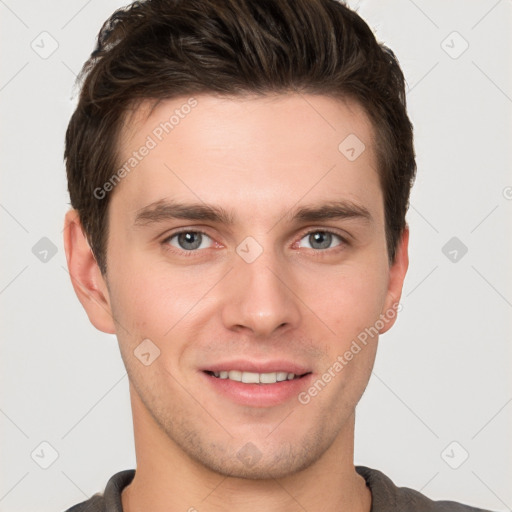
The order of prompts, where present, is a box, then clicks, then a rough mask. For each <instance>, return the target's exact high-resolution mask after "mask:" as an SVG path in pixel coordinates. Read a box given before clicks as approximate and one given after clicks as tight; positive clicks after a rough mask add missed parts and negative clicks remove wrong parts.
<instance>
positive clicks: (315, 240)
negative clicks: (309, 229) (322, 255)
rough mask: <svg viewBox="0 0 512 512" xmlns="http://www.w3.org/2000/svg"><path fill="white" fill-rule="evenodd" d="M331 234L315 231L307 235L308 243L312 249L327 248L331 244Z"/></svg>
mask: <svg viewBox="0 0 512 512" xmlns="http://www.w3.org/2000/svg"><path fill="white" fill-rule="evenodd" d="M331 241H332V235H331V234H330V233H326V232H325V231H317V232H316V233H311V235H309V243H310V245H311V247H313V248H314V249H328V248H329V246H330V245H331Z"/></svg>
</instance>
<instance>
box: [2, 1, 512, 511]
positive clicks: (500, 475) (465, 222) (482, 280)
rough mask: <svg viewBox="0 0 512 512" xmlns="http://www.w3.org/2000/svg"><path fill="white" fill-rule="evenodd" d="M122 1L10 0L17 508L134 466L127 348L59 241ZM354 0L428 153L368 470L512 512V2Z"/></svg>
mask: <svg viewBox="0 0 512 512" xmlns="http://www.w3.org/2000/svg"><path fill="white" fill-rule="evenodd" d="M121 5H123V2H120V1H113V0H109V1H100V0H89V1H86V0H72V1H70V0H67V1H64V0H49V1H46V2H36V1H22V0H0V19H1V27H0V38H1V41H0V43H1V46H0V48H1V49H2V58H1V70H0V102H1V107H0V108H1V112H0V118H1V121H2V123H1V133H0V144H1V158H2V160H1V172H2V186H1V196H0V221H1V226H2V234H1V236H2V241H1V243H2V260H1V266H0V268H1V275H0V301H1V309H2V339H1V344H2V345H1V358H0V364H1V369H0V370H1V373H0V378H1V383H0V386H1V388H0V389H1V396H0V429H1V432H2V436H1V445H0V450H1V454H2V456H1V473H0V475H1V479H0V511H10V512H22V511H32V510H38V511H40V512H55V511H59V510H64V509H66V508H67V507H69V506H71V505H72V504H75V503H77V502H79V501H83V500H85V499H86V498H88V497H89V496H90V495H92V494H93V493H95V492H97V491H102V490H103V489H104V486H105V484H106V482H107V480H108V479H109V478H110V476H111V475H112V474H113V473H115V472H117V471H120V470H122V469H127V468H133V467H135V456H134V447H133V430H132V423H131V411H130V407H129V398H128V380H127V377H126V372H125V369H124V366H123V364H122V361H121V358H120V355H119V351H118V347H117V342H116V339H115V337H114V336H110V335H106V334H103V333H100V332H98V331H96V330H95V329H94V327H92V326H91V324H90V323H89V321H88V319H87V316H86V315H85V312H84V311H83V310H82V307H81V305H80V304H79V302H78V300H77V299H76V297H75V295H74V292H73V289H72V287H71V283H70V279H69V275H68V273H67V271H66V260H65V255H64V250H63V242H62V226H63V217H64V214H65V212H66V210H67V208H68V201H69V198H68V195H67V188H66V187H67V185H66V181H65V172H64V166H63V162H62V153H63V140H64V133H65V129H66V126H67V122H68V120H69V117H70V115H71V113H72V110H73V106H74V100H73V99H72V97H71V96H72V92H73V82H74V78H75V74H77V73H78V71H79V70H80V68H81V65H82V63H83V62H84V60H85V59H86V58H87V56H88V55H89V53H90V52H91V51H92V49H93V45H94V38H95V36H96V34H97V32H98V30H99V28H100V26H101V23H102V22H103V21H104V20H105V19H106V18H107V17H108V16H109V15H110V14H111V13H112V12H113V10H114V9H116V8H117V7H120V6H121ZM350 5H351V6H353V7H357V8H358V9H359V12H360V14H361V15H362V16H363V17H364V18H365V19H366V20H367V21H368V23H369V24H370V26H371V27H372V28H373V29H374V30H375V31H376V34H377V37H378V39H379V40H381V41H383V42H385V43H386V44H388V45H389V46H390V47H391V48H392V49H393V50H394V51H395V53H396V54H397V56H398V57H399V60H400V62H401V64H402V67H403V69H404V72H405V75H406V78H407V82H408V102H409V112H410V116H411V118H412V121H413V123H414V126H415V134H416V150H417V160H418V178H417V182H416V186H415V188H414V189H413V193H412V198H411V209H410V212H409V214H408V221H409V224H410V227H411V245H410V259H411V265H410V270H409V273H408V277H407V279H406V282H405V289H404V295H403V300H402V304H403V310H402V312H401V314H400V317H399V321H398V323H397V324H396V326H395V327H394V328H393V329H392V330H391V331H390V333H388V334H386V335H384V336H383V337H382V338H381V341H380V346H379V351H378V355H377V362H376V365H375V371H374V375H373V377H372V379H371V381H370V384H369V386H368V389H367V391H366V394H365V396H364V397H363V399H362V401H361V403H360V405H359V407H358V413H357V428H356V463H357V464H363V465H367V466H370V467H374V468H377V469H380V470H381V471H383V472H384V473H386V474H387V475H388V476H390V477H391V478H392V479H393V480H394V481H395V483H396V484H397V485H401V486H408V487H412V488H415V489H418V490H421V491H422V492H423V493H425V494H427V495H428V496H430V497H431V498H434V499H453V500H458V501H462V502H465V503H471V504H473V505H476V506H480V507H484V508H490V509H493V510H500V511H504V510H511V507H512V485H511V482H512V439H511V436H510V431H511V425H512V384H511V379H510V376H509V373H510V367H511V359H512V357H511V356H512V348H511V343H510V342H511V333H512V325H511V320H510V319H511V312H512V285H511V284H512V271H511V264H510V262H511V261H512V258H511V255H512V250H511V249H512V242H511V238H512V237H511V233H512V188H511V187H512V173H511V170H510V166H511V162H512V158H511V156H512V155H511V149H510V148H511V140H512V138H511V136H512V123H511V119H512V115H511V114H512V76H511V74H512V72H511V62H512V61H511V53H512V52H511V48H512V44H511V42H512V41H511V39H512V37H511V35H510V34H511V28H512V23H511V22H512V0H499V1H496V0H481V1H475V0H473V1H468V0H452V1H450V2H445V1H441V0H437V1H430V2H427V1H426V0H415V1H412V0H392V1H386V2H379V1H377V0H371V1H370V0H368V1H360V2H357V1H352V2H350ZM42 32H47V33H48V34H42V35H41V33H42ZM453 32H457V34H453ZM56 44H58V48H56V49H55V51H54V52H53V53H52V54H51V55H48V54H49V53H50V51H51V50H52V49H53V46H55V45H56ZM466 44H468V45H469V46H468V48H467V49H466V50H465V51H464V52H463V53H461V51H462V50H463V49H464V48H465V45H466ZM52 45H53V46H52ZM43 57H44V58H43ZM43 237H47V238H48V239H49V240H50V241H51V242H52V243H53V244H54V245H55V248H56V251H57V252H56V254H55V255H54V256H52V254H51V252H49V253H47V254H45V253H44V250H48V247H47V246H46V245H44V244H48V242H47V241H43V242H40V239H41V238H43ZM452 237H457V239H458V241H455V242H452V243H455V244H456V245H454V246H451V245H449V246H448V247H447V248H446V249H445V253H446V254H447V256H446V255H445V254H444V253H443V247H444V246H445V244H446V243H447V242H448V241H449V240H450V239H452ZM37 243H40V244H43V245H41V246H39V245H36V244H37ZM461 243H462V244H464V245H465V246H466V247H467V250H468V251H467V254H465V255H463V256H462V251H461V247H462V246H461ZM457 244H458V246H457ZM34 246H36V249H35V250H34V252H35V253H36V254H34V253H33V247H34ZM454 250H455V251H457V252H456V253H454V252H453V251H454ZM45 257H46V259H47V261H46V262H44V261H41V260H40V258H43V259H44V258H45ZM455 257H456V261H455V262H454V261H451V259H454V258H455ZM454 441H455V444H452V443H453V442H454ZM43 442H46V443H49V445H51V446H48V445H46V444H43V445H41V443H43ZM53 450H55V452H56V454H54V452H53ZM466 452H467V454H468V455H469V456H468V458H467V460H465V461H464V462H463V463H462V464H461V465H460V467H458V469H453V468H452V467H450V465H451V466H458V465H459V464H460V463H461V461H462V460H463V459H464V457H465V456H466ZM55 455H58V457H57V458H56V460H55V461H54V462H53V463H52V464H51V465H50V466H49V467H48V468H47V469H43V468H42V467H41V465H47V464H50V463H51V462H52V460H53V458H54V457H55Z"/></svg>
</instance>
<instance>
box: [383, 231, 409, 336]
mask: <svg viewBox="0 0 512 512" xmlns="http://www.w3.org/2000/svg"><path fill="white" fill-rule="evenodd" d="M408 250H409V226H407V225H406V226H405V228H404V231H403V233H402V236H401V238H400V241H399V243H398V245H397V250H396V254H395V260H394V262H393V263H392V265H391V267H390V268H389V282H388V292H387V295H386V300H385V301H384V307H383V309H382V312H381V316H382V317H383V318H384V319H385V320H386V321H385V322H384V327H383V328H382V329H380V330H379V333H380V334H384V333H385V332H386V331H388V330H389V329H391V327H392V326H393V325H394V323H395V321H396V317H397V313H398V311H399V310H400V307H399V302H400V297H401V296H402V288H403V285H404V279H405V274H406V273H407V269H408V267H409V253H408Z"/></svg>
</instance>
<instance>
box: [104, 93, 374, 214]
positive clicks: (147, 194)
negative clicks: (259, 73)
mask: <svg viewBox="0 0 512 512" xmlns="http://www.w3.org/2000/svg"><path fill="white" fill-rule="evenodd" d="M374 148H375V144H374V129H373V126H372V124H371V122H370V121H369V118H368V116H367V115H366V113H365V112H364V109H363V108H362V107H360V106H359V105H358V104H357V103H355V102H351V101H347V100H340V99H334V98H331V97H327V96H321V95H310V94H287V95H283V94H280V95H267V96H263V97H261V96H260V97H255V96H252V97H241V96H234V97H217V96H213V95H208V94H203V95H195V96H193V97H189V96H182V97H178V98H173V99H171V100H163V101H160V102H159V103H157V104H155V103H154V102H153V103H150V102H145V103H142V104H141V105H139V106H138V108H137V109H135V110H133V111H132V112H130V113H129V114H128V115H127V116H126V118H125V124H124V128H123V130H122V132H121V135H120V143H119V168H121V167H123V166H124V168H125V169H126V171H127V172H125V173H124V177H123V179H122V180H121V181H120V183H119V184H118V185H117V186H116V187H115V189H114V191H113V197H112V203H116V204H117V205H120V206H122V207H123V208H124V209H125V210H124V213H125V214H129V215H131V214H134V213H135V211H136V210H137V209H139V208H142V207H144V206H146V205H147V204H150V203H151V202H154V201H157V200H160V199H164V198H173V199H178V200H188V201H190V200H194V201H195V202H197V201H201V202H204V203H208V204H217V203H219V204H220V203H222V204H223V205H225V204H226V203H232V204H234V201H235V199H236V200H237V205H236V206H237V207H238V208H239V209H244V208H245V212H246V213H247V214H251V211H252V212H253V211H254V208H258V209H259V210H261V209H266V210H267V211H269V213H270V210H269V209H271V208H272V207H274V206H275V205H281V206H282V207H283V208H287V207H291V206H292V205H293V204H294V203H297V202H300V201H301V200H302V199H303V200H304V201H305V202H308V203H310V202H315V201H317V200H322V199H325V200H337V199H339V198H340V197H342V198H345V199H348V200H353V201H357V202H363V203H372V202H373V203H375V202H376V199H377V203H379V202H380V195H381V194H380V186H379V180H378V174H377V162H376V155H375V149H374ZM379 206H380V205H379V204H376V205H375V208H377V209H378V208H379ZM369 209H371V204H370V208H369ZM375 213H376V212H375Z"/></svg>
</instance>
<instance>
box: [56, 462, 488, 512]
mask: <svg viewBox="0 0 512 512" xmlns="http://www.w3.org/2000/svg"><path fill="white" fill-rule="evenodd" d="M356 471H357V472H358V473H359V474H360V475H361V476H362V477H363V478H364V479H365V480H366V485H367V486H368V487H369V489H370V491H371V493H372V508H371V511H370V512H490V511H488V510H484V509H481V508H475V507H470V506H468V505H462V504H461V503H456V502H455V501H432V500H430V499H428V498H427V497H426V496H424V495H423V494H421V493H419V492H418V491H414V490H412V489H408V488H407V487H397V486H396V485H395V484H394V483H393V482H392V481H391V480H390V479H389V478H388V477H387V476H386V475H385V474H384V473H381V472H380V471H378V470H376V469H370V468H367V467H365V466H356ZM134 476H135V470H134V469H127V470H125V471H120V472H119V473H116V474H115V475H114V476H112V477H111V478H110V480H109V481H108V483H107V486H106V488H105V492H104V493H103V494H100V493H96V494H95V495H94V496H92V497H91V498H89V499H88V500H87V501H84V502H82V503H79V504H78V505H75V506H73V507H71V508H69V509H68V510H66V512H123V507H122V504H121V492H122V491H123V489H124V488H125V487H126V486H127V485H129V484H130V482H131V481H132V480H133V477H134Z"/></svg>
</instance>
